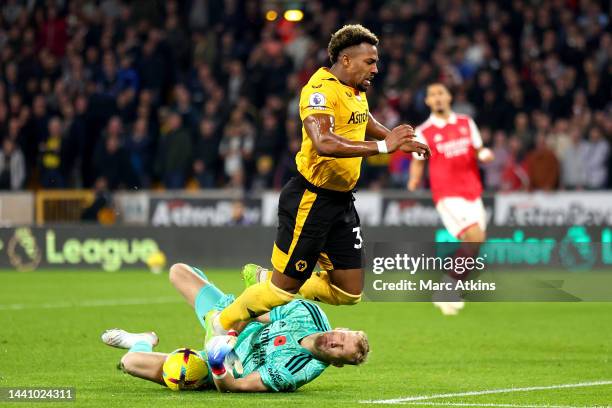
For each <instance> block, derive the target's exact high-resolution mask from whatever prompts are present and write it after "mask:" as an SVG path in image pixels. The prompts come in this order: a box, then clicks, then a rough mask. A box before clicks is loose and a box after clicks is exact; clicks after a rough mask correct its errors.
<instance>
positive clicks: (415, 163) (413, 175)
mask: <svg viewBox="0 0 612 408" xmlns="http://www.w3.org/2000/svg"><path fill="white" fill-rule="evenodd" d="M424 169H425V160H416V159H413V160H412V161H411V162H410V178H409V179H408V186H407V187H408V190H410V191H415V190H416V189H417V188H418V187H419V184H421V179H422V178H423V171H424Z"/></svg>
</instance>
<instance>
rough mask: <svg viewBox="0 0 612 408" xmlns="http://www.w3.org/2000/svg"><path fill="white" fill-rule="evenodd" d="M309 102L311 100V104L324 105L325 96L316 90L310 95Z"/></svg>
mask: <svg viewBox="0 0 612 408" xmlns="http://www.w3.org/2000/svg"><path fill="white" fill-rule="evenodd" d="M309 102H310V106H324V105H325V96H324V95H323V94H322V93H320V92H315V93H313V94H312V95H310V98H309Z"/></svg>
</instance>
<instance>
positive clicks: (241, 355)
mask: <svg viewBox="0 0 612 408" xmlns="http://www.w3.org/2000/svg"><path fill="white" fill-rule="evenodd" d="M170 281H171V282H172V284H173V285H174V286H175V287H176V289H177V290H178V291H179V292H180V293H181V294H182V295H183V296H184V297H185V299H186V300H187V302H189V304H190V305H192V306H193V307H194V309H195V312H196V315H197V317H198V319H199V320H200V323H201V324H202V325H203V326H204V316H205V315H206V314H207V313H208V312H209V311H210V310H213V309H217V310H222V309H223V308H224V307H226V306H227V305H229V304H230V303H231V302H232V301H233V300H234V297H233V296H232V295H225V294H224V293H223V292H221V291H220V290H219V289H218V288H217V287H215V286H214V285H213V284H212V283H210V282H209V281H208V280H207V278H206V276H205V275H204V273H202V272H201V271H200V270H198V269H197V268H192V267H190V266H188V265H185V264H175V265H173V266H172V268H170ZM234 329H235V330H236V331H237V332H238V333H239V334H238V337H237V339H235V341H234V342H231V343H232V344H233V343H235V344H234V345H233V351H232V350H231V348H229V347H227V345H226V344H227V342H226V341H219V340H221V336H219V337H216V338H213V339H212V340H211V341H210V342H209V344H208V346H207V348H208V355H207V354H206V353H205V352H202V353H201V354H202V357H203V358H204V359H208V365H209V367H210V368H211V370H210V371H212V374H213V376H212V378H211V376H210V375H209V378H208V381H207V382H206V384H205V385H204V386H203V388H212V384H213V383H214V385H215V386H216V388H217V389H218V390H219V391H225V392H265V391H295V390H296V389H298V388H299V387H301V386H303V385H304V384H306V383H309V382H310V381H312V380H314V379H315V378H317V377H318V376H319V375H320V374H321V373H322V372H323V370H325V369H326V368H327V367H328V366H329V365H330V364H331V365H334V366H337V367H342V366H343V365H344V364H351V365H357V364H361V363H363V362H364V361H365V359H366V357H367V355H368V352H369V345H368V340H367V337H366V335H365V334H364V333H363V332H360V331H350V330H347V329H334V330H331V327H330V325H329V321H328V320H327V316H325V314H324V313H323V311H322V310H321V308H319V306H317V305H315V304H313V303H310V302H307V301H305V300H294V301H292V302H290V303H288V304H286V305H283V306H279V307H276V308H274V309H272V310H271V311H270V312H269V313H267V314H265V315H262V316H260V317H258V318H257V319H256V321H251V322H249V323H241V324H239V326H237V327H235V328H234ZM222 338H223V339H226V338H227V336H223V337H222ZM102 341H103V342H104V343H106V344H108V345H110V346H114V347H119V348H126V349H129V351H128V352H127V353H126V354H125V355H124V356H123V357H122V358H121V368H122V369H123V370H124V371H125V372H127V373H128V374H131V375H133V376H135V377H139V378H143V379H146V380H149V381H154V382H157V383H159V384H164V381H163V378H162V366H163V364H164V361H165V359H166V356H167V354H164V353H156V352H153V347H155V346H156V345H157V343H158V338H157V335H156V334H155V333H153V332H150V333H140V334H134V333H128V332H126V331H124V330H120V329H111V330H107V331H106V332H104V334H103V335H102ZM233 353H235V356H236V357H237V358H238V360H239V361H240V363H241V365H242V367H243V372H242V374H238V370H236V369H234V370H233V372H230V370H228V371H227V372H226V370H225V367H227V366H228V364H227V362H228V361H227V360H226V357H228V356H230V355H232V354H233ZM224 363H226V364H224ZM237 366H238V365H237Z"/></svg>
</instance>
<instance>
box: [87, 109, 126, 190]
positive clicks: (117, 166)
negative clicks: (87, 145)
mask: <svg viewBox="0 0 612 408" xmlns="http://www.w3.org/2000/svg"><path fill="white" fill-rule="evenodd" d="M93 162H94V168H95V170H96V175H97V177H98V180H99V179H100V178H103V179H104V180H105V183H106V185H107V186H108V188H110V189H111V190H115V189H117V188H119V187H123V188H132V187H133V186H134V185H135V184H136V183H135V181H134V172H133V170H132V166H131V164H130V157H129V155H128V152H127V151H126V150H125V148H124V147H123V146H122V137H121V122H120V121H119V118H118V117H113V118H112V119H111V120H110V121H109V124H108V130H107V132H106V134H105V135H104V137H103V138H102V139H100V141H99V142H98V146H97V147H96V152H95V154H94V157H93Z"/></svg>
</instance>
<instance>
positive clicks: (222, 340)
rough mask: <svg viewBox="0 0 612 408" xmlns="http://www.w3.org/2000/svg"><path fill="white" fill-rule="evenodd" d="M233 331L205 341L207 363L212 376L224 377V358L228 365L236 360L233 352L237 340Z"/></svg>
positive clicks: (216, 377)
mask: <svg viewBox="0 0 612 408" xmlns="http://www.w3.org/2000/svg"><path fill="white" fill-rule="evenodd" d="M235 333H236V332H233V333H231V334H227V335H221V336H215V337H213V338H212V339H211V340H210V341H209V342H208V343H206V354H207V356H208V365H210V370H211V372H212V375H213V378H215V379H217V380H219V379H221V378H223V377H225V375H226V374H227V372H226V369H225V363H226V359H227V362H228V363H229V364H230V365H233V364H234V363H235V362H236V360H237V356H236V353H235V352H234V345H235V344H236V340H237V336H236V334H235Z"/></svg>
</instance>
